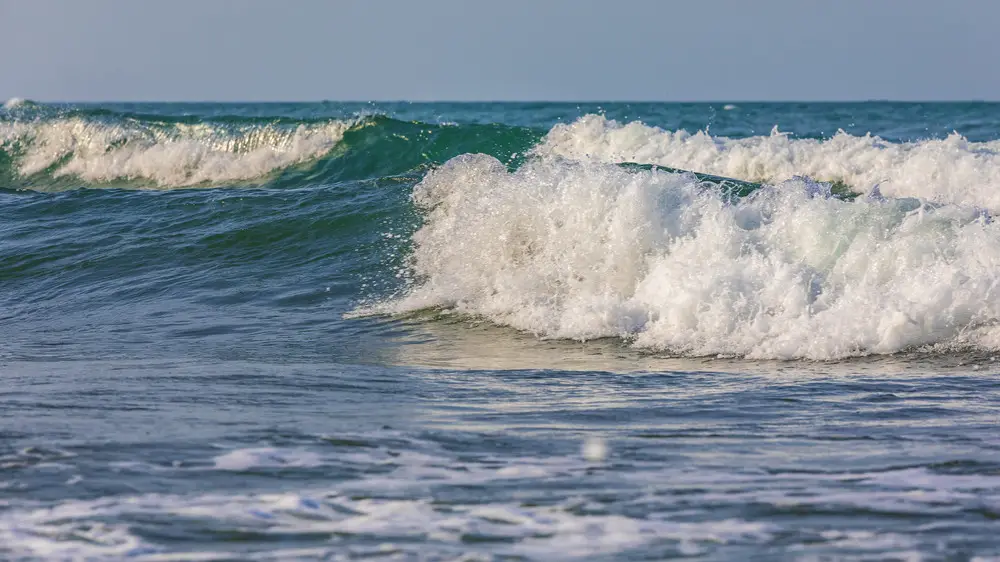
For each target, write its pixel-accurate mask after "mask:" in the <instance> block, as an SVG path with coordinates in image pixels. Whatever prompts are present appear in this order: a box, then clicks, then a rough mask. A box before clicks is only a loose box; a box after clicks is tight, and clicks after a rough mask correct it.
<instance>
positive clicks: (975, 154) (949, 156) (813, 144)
mask: <svg viewBox="0 0 1000 562" xmlns="http://www.w3.org/2000/svg"><path fill="white" fill-rule="evenodd" d="M535 153H536V154H538V155H540V156H560V157H564V158H570V159H573V160H579V161H599V162H641V163H649V164H660V165H665V166H671V167H675V168H682V169H686V170H696V171H698V172H704V173H709V174H716V175H720V176H727V177H732V178H738V179H742V180H746V181H753V182H771V183H774V182H780V181H784V180H788V179H790V178H792V177H794V176H808V177H812V178H815V179H817V180H822V181H829V182H835V183H842V184H846V185H847V186H851V187H852V188H854V189H855V190H857V191H859V192H866V191H867V190H868V189H870V188H871V187H872V186H873V185H875V184H878V183H882V182H885V183H884V184H883V186H882V191H883V193H885V194H886V195H890V196H894V197H921V198H925V199H928V200H932V201H937V202H940V203H953V204H961V205H979V206H983V207H988V208H990V209H991V210H993V211H994V212H1000V141H991V142H980V143H976V142H969V141H968V140H966V139H965V138H963V137H962V136H960V135H958V134H957V133H956V134H952V135H950V136H949V137H948V138H945V139H931V140H923V141H919V142H910V143H892V142H888V141H885V140H883V139H880V138H879V137H875V136H871V135H867V136H864V137H856V136H852V135H849V134H847V133H844V132H842V131H841V132H838V133H837V134H836V135H835V136H833V137H832V138H830V139H826V140H816V139H794V138H791V137H790V136H789V135H787V134H784V133H781V132H779V131H778V129H777V127H775V128H774V129H773V130H772V132H771V134H770V135H767V136H755V137H749V138H741V139H729V138H724V137H713V136H711V135H709V134H708V133H705V132H698V133H694V134H691V133H688V132H686V131H683V130H682V131H666V130H663V129H660V128H657V127H650V126H647V125H644V124H642V123H640V122H632V123H628V124H622V123H618V122H617V121H614V120H610V119H607V118H605V117H603V116H600V115H587V116H584V117H582V118H580V119H578V120H577V121H575V122H573V123H570V124H558V125H556V126H555V127H553V128H552V130H551V131H550V132H549V134H548V135H547V136H546V138H545V139H544V141H543V142H542V143H541V144H540V145H539V146H538V147H536V148H535Z"/></svg>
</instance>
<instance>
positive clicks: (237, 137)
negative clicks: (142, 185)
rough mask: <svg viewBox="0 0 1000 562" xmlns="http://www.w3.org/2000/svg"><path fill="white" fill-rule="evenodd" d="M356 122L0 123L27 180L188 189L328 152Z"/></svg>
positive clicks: (0, 141)
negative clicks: (139, 182)
mask: <svg viewBox="0 0 1000 562" xmlns="http://www.w3.org/2000/svg"><path fill="white" fill-rule="evenodd" d="M353 124H354V123H352V122H350V121H337V120H332V121H327V122H321V123H312V124H299V125H294V126H287V125H272V124H244V125H229V124H213V123H195V124H188V123H157V122H142V121H139V120H135V119H120V120H114V121H112V120H100V119H94V118H88V117H83V116H69V117H60V118H55V119H40V120H21V121H7V122H0V145H2V146H3V147H4V148H5V149H6V150H8V151H10V152H12V153H13V154H15V155H16V158H15V163H14V167H15V171H16V173H17V174H18V175H20V176H22V177H26V176H32V175H36V174H41V173H45V174H47V175H50V176H52V177H57V178H58V177H66V176H71V177H75V178H79V179H81V180H84V181H86V182H91V183H106V182H113V181H123V180H126V181H127V180H144V181H147V182H152V183H153V184H155V185H156V186H158V187H167V188H170V187H186V186H196V185H200V184H214V183H221V182H231V181H240V180H249V179H253V178H258V177H261V176H264V175H266V174H269V173H271V172H273V171H275V170H279V169H281V168H285V167H288V166H291V165H293V164H297V163H300V162H304V161H308V160H311V159H314V158H317V157H318V156H321V155H323V154H325V153H326V152H329V151H330V150H331V149H332V148H333V147H334V146H335V145H336V144H337V143H338V142H339V141H340V140H341V138H343V135H344V132H345V131H347V130H348V129H349V128H350V127H351V126H352V125H353Z"/></svg>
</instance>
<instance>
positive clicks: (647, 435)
mask: <svg viewBox="0 0 1000 562" xmlns="http://www.w3.org/2000/svg"><path fill="white" fill-rule="evenodd" d="M998 213H1000V104H993V103H892V102H864V103H860V102H859V103H740V102H732V103H691V104H684V103H610V102H609V103H339V102H318V103H226V104H217V103H102V104H41V103H34V102H31V101H26V100H10V101H8V102H7V103H6V104H5V105H4V106H3V109H0V373H2V379H0V380H2V386H0V412H2V416H0V559H4V560H120V559H136V560H361V559H363V560H440V561H444V560H464V561H480V560H496V561H526V560H538V561H552V560H665V559H672V558H685V559H692V560H741V561H743V560H768V561H770V560H803V561H805V560H817V561H819V560H977V561H980V562H986V561H988V560H998V559H1000V538H998V530H1000V527H998V519H1000V431H998V421H1000V420H998V414H1000V377H998V373H1000V363H998V357H1000V221H997V220H996V215H997V214H998Z"/></svg>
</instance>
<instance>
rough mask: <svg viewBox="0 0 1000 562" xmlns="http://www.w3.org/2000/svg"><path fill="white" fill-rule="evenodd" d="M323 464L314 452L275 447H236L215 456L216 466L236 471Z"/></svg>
mask: <svg viewBox="0 0 1000 562" xmlns="http://www.w3.org/2000/svg"><path fill="white" fill-rule="evenodd" d="M322 464H323V459H322V458H321V457H320V456H319V455H318V454H316V453H314V452H311V451H306V450H301V449H276V448H274V447H259V448H254V449H236V450H234V451H229V452H228V453H225V454H222V455H219V456H218V457H216V458H215V468H218V469H221V470H235V471H242V470H250V469H253V468H309V467H315V466H320V465H322Z"/></svg>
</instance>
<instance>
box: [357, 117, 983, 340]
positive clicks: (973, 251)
mask: <svg viewBox="0 0 1000 562" xmlns="http://www.w3.org/2000/svg"><path fill="white" fill-rule="evenodd" d="M597 123H598V124H600V125H601V126H602V127H603V126H604V124H602V123H601V122H600V121H597ZM636 129H637V130H636V131H634V132H636V133H648V131H645V129H638V128H636ZM572 131H573V129H572V128H570V127H567V128H565V129H564V130H563V131H562V132H566V133H569V132H572ZM615 131H618V129H612V131H611V132H615ZM560 132H561V131H560V128H557V130H556V133H557V134H556V135H554V138H550V139H548V140H547V141H546V144H545V145H544V146H543V148H545V147H548V148H549V149H550V150H551V149H552V145H553V143H558V142H559V141H561V140H564V139H563V138H562V137H561V135H560V134H558V133H560ZM655 134H657V135H661V136H662V138H664V139H671V138H673V137H671V136H669V135H668V134H667V133H659V132H657V133H655ZM575 138H577V139H583V138H588V137H581V136H577V137H575ZM602 138H606V137H602ZM664 142H666V143H667V146H668V147H669V146H673V145H671V144H670V143H669V142H668V140H664ZM753 142H758V143H760V142H764V143H766V142H767V141H766V140H765V141H761V140H756V141H753ZM781 142H782V143H788V142H792V141H788V140H787V139H784V140H782V141H781ZM833 142H838V141H833ZM817 144H821V143H817ZM556 146H559V147H562V149H563V151H564V152H566V153H570V154H574V155H580V154H582V153H583V150H585V149H593V148H600V146H599V145H596V144H582V143H581V144H580V145H578V146H575V147H572V146H567V145H566V144H557V145H556ZM679 146H680V147H681V148H683V147H684V146H685V145H684V143H683V142H681V144H680V145H679ZM726 146H729V145H726V144H723V148H725V147H726ZM570 148H573V150H570ZM719 153H720V151H719V150H716V152H715V154H719ZM721 153H722V154H725V152H724V151H723V152H721ZM633 156H634V155H633ZM970 157H971V156H970ZM600 159H601V158H600V157H598V158H596V159H590V160H586V161H583V162H573V161H568V160H566V159H563V158H536V159H533V160H530V161H528V162H527V163H526V164H524V165H523V166H522V167H520V168H519V169H517V170H515V171H513V172H512V171H509V170H508V169H507V167H506V166H504V165H503V164H502V163H501V162H499V161H498V160H496V159H494V158H492V157H489V156H485V155H465V156H460V157H458V158H455V159H453V160H451V161H450V162H448V163H447V164H445V165H444V166H442V167H441V168H439V169H437V170H435V171H433V172H431V173H429V174H428V175H427V176H426V178H425V179H424V180H423V181H422V182H421V183H420V184H419V185H417V187H416V188H415V189H414V191H413V202H414V203H415V205H416V206H417V207H418V208H419V209H421V210H422V212H423V213H424V222H423V226H422V227H421V228H420V229H419V231H417V232H416V233H415V234H414V235H413V238H412V243H413V254H412V260H411V268H410V270H409V276H411V277H412V278H413V280H414V281H413V282H412V286H411V287H410V288H409V290H408V291H406V292H405V294H404V295H403V296H402V297H400V298H396V299H393V300H390V301H387V302H384V303H382V304H380V305H376V306H373V307H369V308H367V309H365V310H360V311H359V312H360V313H380V312H388V313H404V312H408V311H415V310H420V309H428V308H445V309H449V310H453V311H456V312H460V313H464V314H470V315H474V316H478V317H484V318H487V319H490V320H491V321H493V322H495V323H498V324H504V325H509V326H512V327H515V328H518V329H521V330H525V331H528V332H532V333H535V334H538V335H540V336H544V337H554V338H573V339H592V338H601V337H619V338H624V339H625V340H626V341H627V342H630V344H631V345H634V346H636V347H639V348H643V349H650V350H658V351H666V352H669V353H678V354H686V355H718V354H721V355H732V356H747V357H755V358H811V359H834V358H840V357H846V356H852V355H865V354H872V353H878V354H881V353H893V352H897V351H901V350H905V349H912V348H919V347H923V346H930V347H932V348H935V349H954V348H963V347H974V348H987V349H991V350H992V349H998V347H1000V222H993V221H991V220H990V219H989V218H988V217H986V216H984V215H983V214H982V213H981V212H978V211H977V210H976V209H975V208H972V207H964V206H943V207H932V206H928V205H926V204H924V203H922V202H921V201H919V200H917V199H891V198H884V197H881V196H879V194H878V193H877V192H876V193H873V194H872V196H871V197H858V198H856V199H854V200H853V201H851V200H846V199H841V198H837V197H834V196H832V194H831V192H830V186H829V185H828V184H819V183H816V182H813V181H811V180H807V179H801V178H800V179H791V180H787V181H784V182H780V183H777V184H776V185H774V186H763V187H761V188H760V189H758V190H757V191H755V192H753V193H751V194H750V195H748V196H746V197H744V198H742V199H738V200H733V199H731V198H729V197H727V196H725V194H724V193H723V192H722V191H721V190H719V189H717V188H714V187H712V186H711V185H710V184H705V183H703V182H702V181H699V180H698V179H697V178H696V177H695V176H693V175H691V174H678V173H668V172H663V171H659V170H656V169H653V170H641V169H640V170H636V169H623V168H622V167H619V166H614V165H607V164H601V163H598V162H596V161H595V160H600ZM712 161H713V160H711V159H705V160H702V162H708V163H711V162H712ZM720 161H722V162H724V160H720ZM672 162H675V161H672ZM709 169H713V168H711V167H709ZM714 169H715V170H720V169H723V170H724V169H726V168H724V167H723V166H721V165H720V166H719V167H717V168H714Z"/></svg>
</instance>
